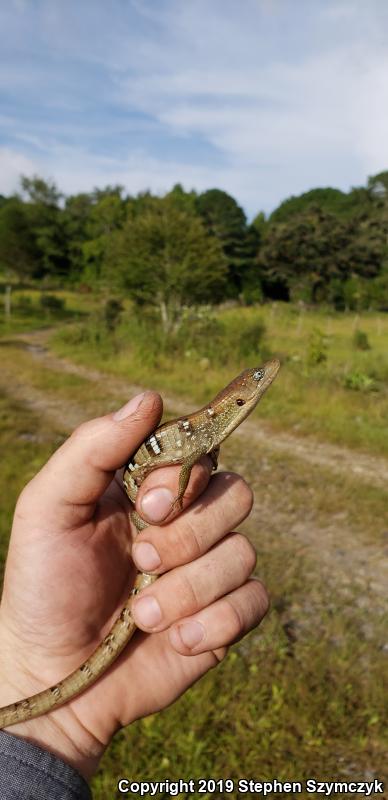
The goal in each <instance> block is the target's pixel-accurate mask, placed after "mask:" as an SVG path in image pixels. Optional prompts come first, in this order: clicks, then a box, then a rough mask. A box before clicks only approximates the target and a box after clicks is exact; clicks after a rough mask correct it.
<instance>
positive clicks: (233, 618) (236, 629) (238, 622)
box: [225, 597, 245, 641]
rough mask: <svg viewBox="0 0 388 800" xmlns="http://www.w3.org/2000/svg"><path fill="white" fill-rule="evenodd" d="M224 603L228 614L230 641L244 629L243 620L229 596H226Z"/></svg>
mask: <svg viewBox="0 0 388 800" xmlns="http://www.w3.org/2000/svg"><path fill="white" fill-rule="evenodd" d="M225 603H226V606H227V614H228V628H229V637H230V641H233V640H234V639H236V638H237V637H239V636H240V635H241V633H242V632H243V631H244V630H245V622H244V619H243V615H242V613H241V611H240V609H239V608H238V606H237V605H235V604H234V603H233V602H232V600H230V598H228V597H226V598H225Z"/></svg>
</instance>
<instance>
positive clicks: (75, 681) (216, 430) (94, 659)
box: [0, 359, 280, 728]
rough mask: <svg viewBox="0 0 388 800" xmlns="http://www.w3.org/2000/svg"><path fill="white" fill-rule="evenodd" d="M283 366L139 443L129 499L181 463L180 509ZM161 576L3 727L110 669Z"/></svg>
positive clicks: (150, 578) (147, 580) (7, 712)
mask: <svg viewBox="0 0 388 800" xmlns="http://www.w3.org/2000/svg"><path fill="white" fill-rule="evenodd" d="M279 366H280V364H279V361H277V360H276V359H273V360H272V361H268V362H267V363H266V364H264V365H263V366H262V367H260V368H254V369H246V370H244V372H242V373H241V374H240V375H238V376H237V378H235V379H234V380H233V381H232V382H231V383H229V384H228V386H226V387H225V389H223V390H222V391H221V392H220V393H219V394H218V395H217V396H216V397H215V398H214V400H212V401H211V402H210V403H208V404H207V405H206V406H204V407H203V408H201V409H200V410H199V411H196V412H194V413H193V414H190V415H188V416H186V417H182V418H180V419H174V420H171V421H169V422H166V423H164V424H163V425H161V426H160V427H158V428H156V430H155V431H154V432H153V433H152V434H151V435H150V436H148V437H147V438H146V439H145V441H144V442H143V443H142V444H141V445H140V447H139V449H138V450H137V451H136V453H135V454H134V455H133V456H132V458H131V460H130V461H129V463H128V464H127V466H126V468H125V470H124V476H123V483H124V487H125V490H126V492H127V495H128V497H129V498H130V500H131V501H132V502H133V503H134V501H135V499H136V495H137V492H138V488H139V486H140V485H141V484H142V482H143V480H144V479H145V477H146V476H147V475H148V474H149V473H150V472H151V471H152V470H154V469H157V468H158V467H162V466H169V465H171V464H181V470H180V473H179V488H178V496H177V498H176V499H175V501H174V503H173V505H172V508H171V511H172V510H173V509H174V508H177V507H178V508H181V507H182V500H183V496H184V493H185V490H186V487H187V484H188V482H189V479H190V474H191V470H192V468H193V466H194V464H196V463H197V461H199V459H200V458H201V456H203V455H205V454H208V455H210V456H211V458H212V461H213V465H214V469H216V468H217V456H218V451H219V446H220V444H221V442H223V441H224V440H225V439H226V438H227V437H228V436H229V435H230V434H231V433H232V432H233V431H234V430H235V429H236V428H237V427H238V425H240V423H241V422H242V421H243V420H244V419H245V418H246V417H247V416H248V414H250V413H251V411H253V409H254V408H255V406H256V405H257V403H258V402H259V400H260V398H261V397H262V395H263V394H264V392H265V391H266V389H267V388H268V387H269V386H270V384H271V383H272V381H273V380H274V378H275V377H276V375H277V373H278V370H279ZM170 513H171V512H170ZM131 518H132V521H133V523H134V525H135V527H136V528H137V530H142V529H143V528H145V527H147V525H146V523H145V522H144V520H142V519H141V517H140V516H139V515H138V514H137V512H136V511H133V512H132V514H131ZM156 578H157V576H156V575H151V574H147V573H139V574H138V575H137V578H136V581H135V585H134V587H133V589H132V592H131V594H130V597H129V599H128V601H127V602H126V604H125V606H124V607H123V609H122V611H121V613H120V615H119V617H118V618H117V620H116V622H115V623H114V625H113V627H112V628H111V630H110V631H109V633H108V634H107V636H105V638H104V640H103V641H102V642H101V644H100V645H99V646H98V647H97V648H96V650H95V651H94V652H93V653H92V654H91V655H90V656H89V658H88V659H87V660H86V661H85V662H84V663H83V664H82V665H81V666H80V667H78V669H76V670H74V672H72V673H71V674H70V675H68V676H67V677H66V678H64V679H63V680H62V681H60V682H59V683H57V684H56V685H55V686H51V687H50V688H49V689H45V690H43V691H41V692H39V693H38V694H35V695H32V696H31V697H27V698H26V699H24V700H18V701H17V702H15V703H11V704H10V705H8V706H4V708H0V728H4V727H6V726H9V725H14V724H15V723H17V722H22V721H24V720H27V719H32V718H33V717H39V716H41V715H42V714H45V713H47V712H49V711H51V710H52V709H54V708H57V707H58V706H61V705H63V704H64V703H67V702H68V701H69V700H70V699H71V698H73V697H76V696H77V695H78V694H80V693H81V692H83V691H84V690H85V689H86V688H87V687H89V686H91V684H93V683H94V682H95V681H96V680H97V679H98V678H99V677H100V676H101V675H102V674H103V673H104V672H106V670H107V669H108V668H109V667H110V666H111V664H113V662H114V661H115V659H116V658H117V657H118V656H119V655H120V653H121V652H122V651H123V649H124V648H125V646H126V645H127V643H128V642H129V640H130V639H131V637H132V636H133V634H134V632H135V630H136V625H135V622H134V620H133V617H132V614H131V603H132V597H133V596H134V595H136V594H138V593H139V592H140V591H141V590H142V589H144V588H145V587H146V586H149V585H150V584H151V583H153V582H154V581H155V580H156Z"/></svg>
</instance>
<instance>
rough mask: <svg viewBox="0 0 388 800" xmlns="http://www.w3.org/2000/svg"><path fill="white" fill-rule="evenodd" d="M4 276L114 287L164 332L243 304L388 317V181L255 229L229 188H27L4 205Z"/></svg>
mask: <svg viewBox="0 0 388 800" xmlns="http://www.w3.org/2000/svg"><path fill="white" fill-rule="evenodd" d="M0 270H1V271H2V273H3V275H4V276H6V277H8V279H9V278H10V277H13V276H15V278H17V279H18V280H20V281H22V282H26V281H38V282H41V281H42V280H45V281H46V282H47V281H49V280H56V281H57V282H60V283H61V284H63V285H69V286H75V287H76V286H78V287H84V288H85V289H86V288H88V287H90V288H91V289H95V288H100V287H109V289H110V290H111V291H112V292H118V293H121V294H125V295H127V296H129V297H131V298H132V300H133V301H134V303H135V304H136V305H137V306H147V307H155V308H157V309H158V312H159V313H160V314H161V317H162V319H163V320H164V322H165V323H166V324H168V321H169V320H170V321H171V320H173V319H174V317H175V316H176V315H177V314H179V312H180V310H181V309H182V307H184V306H189V305H192V304H201V303H218V302H221V301H225V300H233V299H239V300H240V301H242V302H245V303H253V302H261V301H263V300H266V299H282V300H285V301H294V302H295V301H303V302H304V303H307V304H312V305H319V304H326V305H330V306H332V307H334V308H336V309H339V310H341V309H347V308H349V309H365V308H376V309H379V310H383V311H387V310H388V171H387V172H381V173H379V174H377V175H374V176H372V177H370V178H369V179H368V181H367V184H366V186H364V187H357V188H354V189H351V190H350V191H349V192H342V191H340V190H338V189H332V188H325V189H313V190H311V191H309V192H305V193H303V194H301V195H299V196H296V197H290V198H289V199H287V200H285V201H284V202H282V203H281V204H280V205H279V207H278V208H277V209H275V211H273V212H272V213H271V214H270V215H269V216H268V217H266V216H265V214H264V213H262V212H260V213H258V214H257V216H256V217H255V218H254V219H253V221H252V222H251V223H249V222H248V221H247V218H246V215H245V213H244V211H243V210H242V208H241V207H240V206H239V205H238V203H237V202H236V201H235V200H234V198H233V197H231V196H230V195H229V194H227V193H226V192H224V191H221V190H220V189H209V190H208V191H205V192H202V193H197V192H195V191H189V192H186V191H185V190H184V189H183V188H182V187H181V186H180V185H179V184H177V185H176V186H174V188H173V189H172V190H171V191H170V192H168V193H167V194H166V195H164V196H162V197H161V196H155V195H153V194H152V193H150V192H142V193H139V194H137V195H136V196H131V195H127V194H125V192H124V189H123V187H121V186H107V187H106V188H104V189H94V190H93V191H92V192H89V193H79V194H74V195H70V196H66V197H65V196H64V195H63V194H62V193H61V192H60V191H59V190H58V188H57V187H56V185H55V184H54V183H53V182H50V181H45V180H43V179H42V178H40V177H36V176H35V177H32V178H29V177H22V178H21V186H20V192H19V193H17V194H14V195H12V196H10V197H5V196H1V195H0Z"/></svg>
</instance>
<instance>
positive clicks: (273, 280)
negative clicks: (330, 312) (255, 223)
mask: <svg viewBox="0 0 388 800" xmlns="http://www.w3.org/2000/svg"><path fill="white" fill-rule="evenodd" d="M385 235H386V234H385V233H384V231H383V230H381V229H380V227H379V226H376V225H372V223H371V220H370V219H368V218H367V219H359V220H357V219H352V220H349V221H347V220H340V219H338V218H336V217H335V216H334V215H332V214H328V213H326V212H323V211H322V210H320V209H319V208H316V207H312V208H310V209H309V210H308V211H305V212H304V213H301V214H299V215H298V216H296V217H294V218H293V219H292V220H290V221H289V222H287V223H286V222H283V223H277V224H272V225H271V226H270V228H269V229H268V231H267V233H266V236H265V239H264V241H263V246H262V249H261V251H260V255H259V264H260V266H261V268H262V270H263V276H264V287H265V291H266V293H267V294H268V295H269V296H270V297H277V298H282V299H289V298H290V299H293V300H296V299H303V300H305V301H307V302H313V303H319V302H325V301H327V300H328V299H330V298H331V299H333V297H334V295H335V297H336V298H337V299H336V304H339V303H340V302H343V303H345V302H346V301H345V300H344V299H343V300H341V301H340V299H339V298H340V297H341V296H342V298H344V295H343V287H344V283H345V281H347V280H349V278H351V277H352V276H359V277H360V278H365V279H370V278H374V277H376V276H377V275H378V274H379V271H380V269H381V264H382V260H383V253H384V239H385ZM330 286H332V287H333V288H332V289H330ZM334 287H335V288H334ZM341 287H342V288H341ZM341 293H342V294H341Z"/></svg>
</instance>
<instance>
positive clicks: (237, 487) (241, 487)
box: [233, 476, 254, 515]
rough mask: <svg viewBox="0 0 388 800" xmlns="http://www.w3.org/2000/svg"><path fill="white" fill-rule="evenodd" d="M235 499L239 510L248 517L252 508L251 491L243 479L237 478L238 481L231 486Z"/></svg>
mask: <svg viewBox="0 0 388 800" xmlns="http://www.w3.org/2000/svg"><path fill="white" fill-rule="evenodd" d="M233 493H234V495H235V499H236V500H237V501H238V504H239V507H240V508H241V510H242V511H243V512H244V513H245V514H246V515H248V514H249V513H250V511H251V510H252V506H253V499H254V498H253V491H252V489H251V487H250V486H249V483H247V482H246V481H245V480H244V478H241V477H240V476H239V479H238V481H236V483H235V484H234V486H233Z"/></svg>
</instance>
